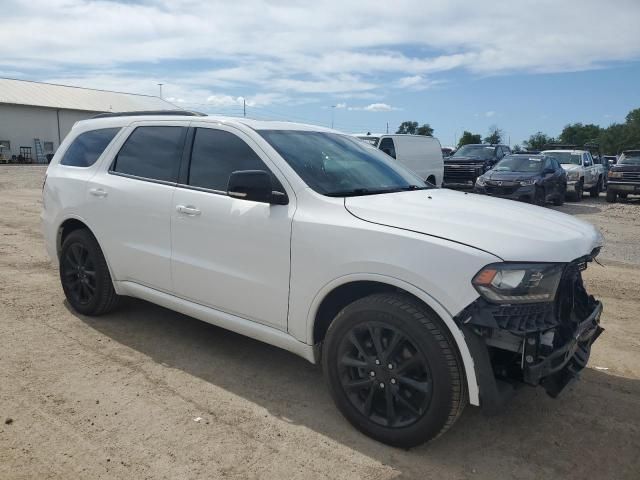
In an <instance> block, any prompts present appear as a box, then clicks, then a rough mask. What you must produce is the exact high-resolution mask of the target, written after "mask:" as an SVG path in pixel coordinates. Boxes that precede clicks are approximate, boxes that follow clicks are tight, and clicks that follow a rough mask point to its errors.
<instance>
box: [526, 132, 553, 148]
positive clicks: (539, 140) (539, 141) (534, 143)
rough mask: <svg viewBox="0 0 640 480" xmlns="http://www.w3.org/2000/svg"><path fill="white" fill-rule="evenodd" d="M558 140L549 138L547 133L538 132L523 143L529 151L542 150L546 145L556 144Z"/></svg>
mask: <svg viewBox="0 0 640 480" xmlns="http://www.w3.org/2000/svg"><path fill="white" fill-rule="evenodd" d="M555 142H556V139H555V138H553V137H550V136H548V135H547V134H546V133H542V132H537V133H534V134H533V135H531V136H530V137H529V140H525V141H524V142H522V144H523V145H524V148H526V149H527V150H542V149H544V147H545V145H549V144H550V143H555Z"/></svg>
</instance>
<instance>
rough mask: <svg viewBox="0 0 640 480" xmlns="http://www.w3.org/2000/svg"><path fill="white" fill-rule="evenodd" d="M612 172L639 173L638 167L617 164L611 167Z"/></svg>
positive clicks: (639, 167) (639, 166)
mask: <svg viewBox="0 0 640 480" xmlns="http://www.w3.org/2000/svg"><path fill="white" fill-rule="evenodd" d="M611 171H612V172H640V165H631V164H624V163H622V164H617V165H613V166H612V167H611Z"/></svg>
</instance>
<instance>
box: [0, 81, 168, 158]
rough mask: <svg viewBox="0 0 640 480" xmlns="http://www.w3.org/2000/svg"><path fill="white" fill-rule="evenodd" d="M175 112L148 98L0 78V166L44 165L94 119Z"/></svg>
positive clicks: (164, 102)
mask: <svg viewBox="0 0 640 480" xmlns="http://www.w3.org/2000/svg"><path fill="white" fill-rule="evenodd" d="M177 109H178V107H176V106H175V105H173V104H171V103H169V102H167V101H165V100H162V99H161V98H159V97H153V96H149V95H135V94H131V93H120V92H110V91H107V90H94V89H90V88H80V87H71V86H67V85H55V84H51V83H39V82H31V81H25V80H14V79H8V78H0V162H7V161H11V159H12V158H13V159H14V161H18V160H21V161H27V162H28V161H29V160H28V158H29V157H30V159H31V162H33V163H45V162H46V156H47V154H52V153H55V151H56V149H57V148H58V146H59V145H60V142H62V140H64V137H65V135H66V134H67V133H68V132H69V130H71V127H73V124H74V123H75V122H77V121H78V120H84V119H86V118H90V117H92V116H93V115H95V114H97V113H103V112H131V111H138V110H177Z"/></svg>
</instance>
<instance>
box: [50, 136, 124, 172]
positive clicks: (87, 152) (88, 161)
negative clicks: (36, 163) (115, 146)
mask: <svg viewBox="0 0 640 480" xmlns="http://www.w3.org/2000/svg"><path fill="white" fill-rule="evenodd" d="M118 130H120V129H119V128H101V129H100V130H92V131H90V132H84V133H81V134H80V135H78V136H77V137H76V139H75V140H74V141H73V142H71V145H69V148H68V149H67V151H66V152H65V154H64V157H62V160H61V161H60V164H61V165H69V166H72V167H90V166H91V165H93V164H94V163H96V160H98V158H99V157H100V155H102V152H104V150H105V148H107V145H109V143H111V140H113V137H115V136H116V133H118Z"/></svg>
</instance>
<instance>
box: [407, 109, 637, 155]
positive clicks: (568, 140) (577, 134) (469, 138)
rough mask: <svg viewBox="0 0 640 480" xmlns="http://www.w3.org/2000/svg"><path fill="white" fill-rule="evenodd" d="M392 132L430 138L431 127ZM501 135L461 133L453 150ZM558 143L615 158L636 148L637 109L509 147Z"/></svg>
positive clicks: (411, 124) (409, 125) (412, 124)
mask: <svg viewBox="0 0 640 480" xmlns="http://www.w3.org/2000/svg"><path fill="white" fill-rule="evenodd" d="M396 133H408V134H411V135H433V128H431V126H430V125H429V124H428V123H425V124H423V125H420V126H419V125H418V122H414V121H406V122H402V123H401V124H400V127H399V128H398V131H397V132H396ZM503 137H504V132H503V131H502V130H501V129H499V128H498V127H496V126H492V127H490V128H489V134H488V135H487V136H486V137H484V138H483V137H482V135H480V134H479V133H472V132H469V131H467V130H465V131H464V132H463V133H462V136H461V137H460V140H459V141H458V145H457V147H458V148H460V147H462V146H463V145H468V144H471V143H483V142H484V143H493V144H495V143H501V142H502V141H503ZM554 143H556V144H557V143H559V144H564V145H577V146H583V145H585V144H587V143H597V144H598V145H600V151H601V152H602V153H603V154H604V155H617V154H619V153H621V152H622V151H623V150H627V149H632V148H637V149H640V108H636V109H634V110H631V111H630V112H629V113H628V114H627V116H626V118H625V122H624V123H613V124H611V125H609V126H608V127H604V128H603V127H601V126H599V125H594V124H592V123H589V124H586V125H585V124H583V123H580V122H578V123H571V124H569V125H566V126H565V127H564V128H563V129H562V132H560V135H558V136H557V137H552V136H550V135H547V134H546V133H543V132H536V133H534V134H533V135H531V136H530V137H529V139H528V140H525V141H524V142H522V147H521V146H520V145H515V146H514V147H513V150H514V151H516V152H517V151H520V150H522V148H524V149H526V150H542V149H543V148H544V147H545V146H546V145H550V144H554Z"/></svg>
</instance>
